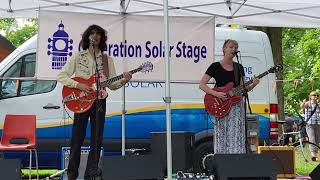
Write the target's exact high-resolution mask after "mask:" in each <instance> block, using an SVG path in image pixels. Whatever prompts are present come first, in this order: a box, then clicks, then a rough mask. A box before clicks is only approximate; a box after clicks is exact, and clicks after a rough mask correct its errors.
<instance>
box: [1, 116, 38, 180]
mask: <svg viewBox="0 0 320 180" xmlns="http://www.w3.org/2000/svg"><path fill="white" fill-rule="evenodd" d="M36 148H37V143H36V116H35V115H13V114H7V115H6V117H5V120H4V125H3V130H2V136H1V142H0V151H29V179H31V168H32V151H34V153H35V160H36V169H37V179H39V173H38V155H37V149H36Z"/></svg>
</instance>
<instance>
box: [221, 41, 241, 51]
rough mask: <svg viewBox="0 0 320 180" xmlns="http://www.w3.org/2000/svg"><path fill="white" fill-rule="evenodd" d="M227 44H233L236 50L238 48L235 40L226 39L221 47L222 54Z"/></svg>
mask: <svg viewBox="0 0 320 180" xmlns="http://www.w3.org/2000/svg"><path fill="white" fill-rule="evenodd" d="M228 44H234V45H235V46H236V49H238V47H239V44H238V42H237V41H236V40H233V39H226V40H225V41H224V43H223V46H222V52H223V54H224V48H226V47H227V45H228Z"/></svg>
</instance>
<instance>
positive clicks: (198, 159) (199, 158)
mask: <svg viewBox="0 0 320 180" xmlns="http://www.w3.org/2000/svg"><path fill="white" fill-rule="evenodd" d="M213 153H214V152H213V142H212V141H207V142H204V143H201V144H199V145H198V146H197V147H196V149H195V150H194V154H193V157H194V161H193V170H194V172H203V173H204V172H205V171H206V170H205V167H204V161H205V159H206V157H208V155H209V156H210V155H212V154H213Z"/></svg>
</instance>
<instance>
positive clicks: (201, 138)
mask: <svg viewBox="0 0 320 180" xmlns="http://www.w3.org/2000/svg"><path fill="white" fill-rule="evenodd" d="M225 39H235V40H237V41H238V42H239V50H240V52H241V54H240V55H241V59H240V63H242V64H243V65H244V67H245V73H246V79H247V80H248V79H250V78H252V77H253V75H258V74H260V73H262V72H265V71H267V70H268V69H269V68H270V67H272V66H273V65H274V64H273V59H272V52H271V46H270V42H269V39H268V37H267V35H266V34H265V33H263V32H259V31H250V30H245V29H228V28H216V41H215V48H216V49H215V55H216V57H215V60H220V59H221V58H222V56H223V53H222V44H223V42H224V40H225ZM36 48H37V36H34V37H32V38H31V39H30V40H28V41H27V42H26V43H24V44H23V45H21V46H20V47H19V48H18V49H16V50H15V51H14V52H13V53H12V54H10V55H9V56H8V57H7V58H6V59H5V60H4V61H3V62H2V63H1V64H0V77H1V80H0V118H1V120H0V121H1V122H0V124H3V119H4V117H5V115H6V114H36V116H37V141H38V144H39V148H38V149H39V151H40V152H41V153H40V156H39V158H40V159H39V163H40V166H42V167H44V166H45V167H53V168H60V167H61V165H60V162H61V160H60V158H61V157H60V153H59V152H60V150H61V147H62V146H68V145H69V139H70V136H71V129H72V118H73V114H72V113H71V112H70V111H65V108H64V106H63V104H62V102H61V101H62V95H61V89H62V85H61V84H59V83H57V82H56V81H48V80H38V79H36V78H34V79H32V78H33V77H34V75H35V64H36V62H35V61H36ZM204 71H205V70H203V72H204ZM203 72H201V73H203ZM274 80H275V75H274V74H269V75H267V76H266V77H264V78H262V79H261V81H260V84H259V85H258V86H257V87H256V88H255V89H254V91H252V92H249V98H250V103H251V108H252V110H253V113H255V114H257V115H258V116H259V140H260V142H264V141H265V142H269V140H270V137H272V138H275V139H276V138H277V137H276V136H274V134H276V133H277V132H273V131H274V130H276V129H272V130H273V131H270V129H271V128H270V125H271V126H273V123H274V122H273V121H274V118H273V117H275V115H276V114H277V113H278V112H277V98H276V92H275V91H274V90H273V88H272V82H273V81H274ZM171 96H172V131H188V132H193V133H194V134H195V141H194V142H193V153H194V156H193V158H194V161H193V165H194V169H196V170H201V169H202V168H203V167H202V160H203V158H204V156H205V155H206V154H208V153H212V151H213V145H212V129H213V124H212V119H211V118H210V116H208V115H207V114H206V112H205V110H204V105H203V97H204V93H203V92H202V91H201V90H200V89H199V88H198V84H188V83H173V84H172V86H171ZM121 97H122V96H121V90H118V91H115V92H112V93H110V96H109V97H108V99H107V114H106V118H107V119H106V123H105V132H104V150H105V153H108V152H119V151H120V150H121V106H122V105H121ZM163 97H164V84H163V83H149V82H129V83H128V84H127V85H126V99H127V102H126V107H127V110H128V112H127V115H126V147H127V148H146V149H147V150H150V132H159V131H165V120H166V117H165V116H166V114H165V104H164V102H163ZM87 129H88V130H89V128H87ZM87 134H89V133H88V132H87ZM8 156H10V154H9V155H8Z"/></svg>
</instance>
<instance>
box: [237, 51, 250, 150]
mask: <svg viewBox="0 0 320 180" xmlns="http://www.w3.org/2000/svg"><path fill="white" fill-rule="evenodd" d="M235 55H236V58H237V62H238V64H239V65H240V62H239V56H238V52H235ZM240 57H241V56H240ZM238 72H239V73H238V74H240V72H241V71H240V66H238ZM240 77H241V76H240ZM240 82H241V79H240ZM244 84H245V82H244V79H243V83H242V88H243V92H242V95H243V96H244V103H243V106H244V131H245V148H246V154H248V153H249V147H248V122H247V121H248V118H247V100H248V106H249V110H250V113H252V112H251V108H250V104H249V97H248V91H247V90H246V88H245V85H244Z"/></svg>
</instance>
